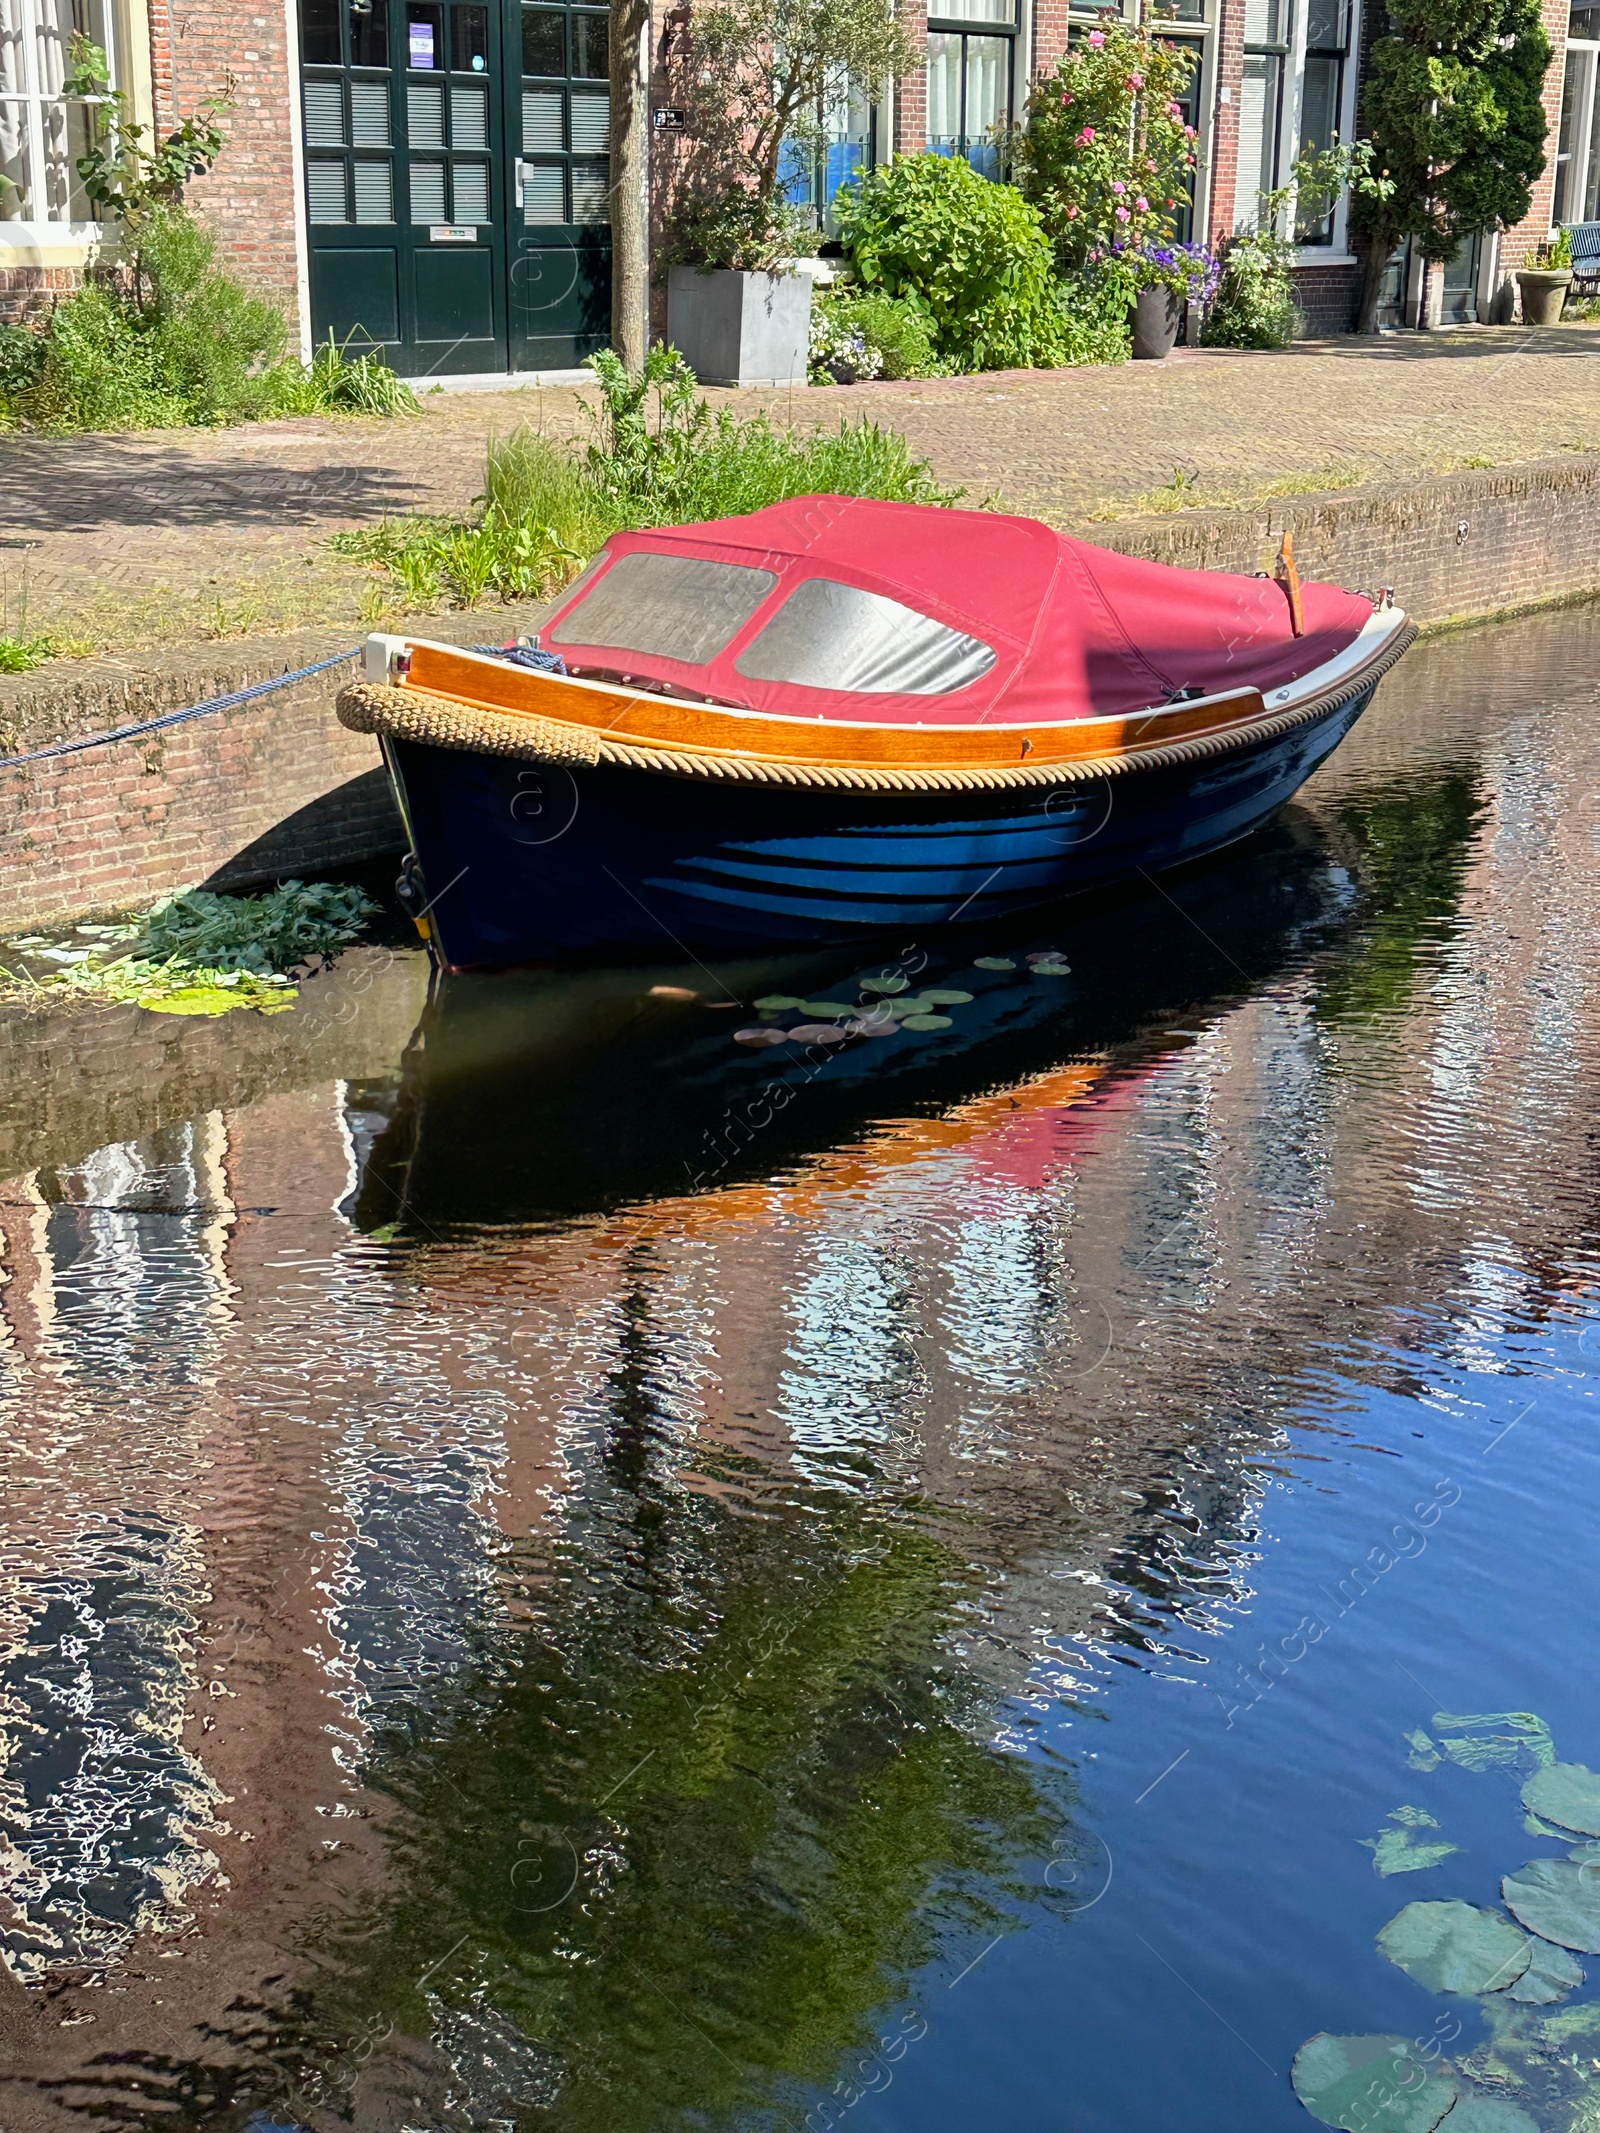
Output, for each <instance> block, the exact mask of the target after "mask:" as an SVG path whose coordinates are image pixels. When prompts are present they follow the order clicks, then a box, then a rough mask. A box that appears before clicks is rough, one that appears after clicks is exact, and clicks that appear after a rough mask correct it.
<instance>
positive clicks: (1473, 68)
mask: <svg viewBox="0 0 1600 2133" xmlns="http://www.w3.org/2000/svg"><path fill="white" fill-rule="evenodd" d="M1549 64H1550V40H1549V38H1548V37H1546V35H1545V33H1544V27H1543V25H1542V23H1541V21H1540V19H1539V5H1538V0H1389V7H1388V26H1387V28H1386V30H1385V31H1384V33H1383V34H1382V35H1381V36H1380V37H1379V38H1378V39H1377V41H1376V43H1375V44H1374V46H1373V48H1372V62H1371V67H1370V71H1369V73H1368V77H1367V85H1366V89H1365V91H1364V94H1363V97H1362V105H1361V121H1362V129H1363V131H1364V132H1365V133H1366V134H1367V135H1368V136H1370V138H1371V141H1372V145H1373V150H1374V154H1375V158H1376V161H1377V163H1378V166H1379V168H1380V170H1381V172H1382V174H1383V175H1384V176H1385V177H1386V178H1388V179H1390V180H1391V181H1392V190H1391V191H1390V192H1389V193H1388V194H1387V195H1386V196H1383V197H1380V196H1377V195H1376V194H1373V193H1366V194H1362V193H1358V194H1357V195H1356V197H1355V198H1354V200H1353V201H1352V203H1351V222H1352V226H1353V228H1354V229H1355V231H1356V232H1357V233H1358V235H1360V236H1361V237H1362V238H1363V239H1364V240H1365V242H1366V245H1367V248H1368V249H1367V271H1366V286H1365V288H1364V290H1363V293H1362V302H1361V330H1362V331H1363V332H1364V333H1370V332H1371V331H1372V327H1373V323H1374V321H1375V319H1376V317H1377V309H1378V297H1379V293H1380V290H1381V288H1382V283H1383V274H1384V269H1385V267H1386V266H1387V265H1388V262H1389V257H1390V254H1391V253H1392V252H1393V251H1394V249H1395V247H1396V245H1398V244H1399V243H1400V242H1401V241H1402V240H1403V239H1404V238H1406V237H1413V238H1415V239H1416V240H1417V243H1418V244H1419V246H1420V247H1421V250H1422V254H1423V257H1424V258H1425V259H1430V260H1442V259H1448V258H1449V257H1450V255H1451V254H1452V253H1453V252H1454V251H1455V250H1456V248H1457V246H1458V245H1459V244H1460V243H1461V241H1462V239H1463V238H1465V237H1469V236H1471V235H1472V233H1473V232H1474V231H1475V230H1487V229H1508V228H1510V226H1511V225H1512V224H1513V223H1516V222H1520V221H1521V220H1522V218H1523V217H1524V216H1525V215H1526V214H1527V212H1528V208H1529V205H1530V202H1531V199H1532V188H1533V181H1534V180H1535V178H1537V177H1538V175H1539V173H1540V172H1541V171H1542V170H1543V169H1544V138H1545V114H1544V107H1543V104H1542V103H1541V101H1540V92H1541V90H1542V89H1543V86H1544V76H1545V69H1546V68H1547V67H1548V66H1549Z"/></svg>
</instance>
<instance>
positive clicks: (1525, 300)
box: [1517, 230, 1572, 326]
mask: <svg viewBox="0 0 1600 2133" xmlns="http://www.w3.org/2000/svg"><path fill="white" fill-rule="evenodd" d="M1517 287H1518V288H1519V289H1520V290H1521V291H1522V322H1523V324H1524V325H1525V326H1554V325H1556V324H1557V323H1558V322H1559V320H1560V317H1561V307H1562V305H1563V304H1565V302H1566V300H1567V291H1568V290H1569V289H1570V288H1571V287H1572V232H1571V230H1557V231H1556V234H1555V235H1554V236H1553V237H1552V238H1551V240H1550V242H1549V243H1548V244H1541V245H1540V246H1539V247H1538V249H1537V250H1536V251H1534V252H1533V253H1531V254H1530V256H1529V259H1528V264H1527V265H1526V266H1525V267H1522V268H1520V269H1519V270H1518V273H1517Z"/></svg>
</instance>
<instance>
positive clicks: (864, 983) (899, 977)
mask: <svg viewBox="0 0 1600 2133" xmlns="http://www.w3.org/2000/svg"><path fill="white" fill-rule="evenodd" d="M910 985H911V980H910V979H909V978H908V977H907V976H906V974H905V972H904V971H903V970H890V971H886V972H885V974H884V975H883V976H882V977H881V978H863V979H862V980H861V990H862V991H863V992H882V993H889V992H906V991H908V990H909V989H910Z"/></svg>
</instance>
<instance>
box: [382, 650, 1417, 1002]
mask: <svg viewBox="0 0 1600 2133" xmlns="http://www.w3.org/2000/svg"><path fill="white" fill-rule="evenodd" d="M1375 686H1376V684H1375V683H1374V684H1372V685H1371V686H1368V687H1367V688H1365V689H1363V690H1362V691H1361V692H1360V693H1359V694H1358V695H1356V696H1354V697H1352V698H1350V699H1348V700H1346V701H1345V702H1343V703H1340V704H1338V705H1336V706H1334V707H1332V708H1330V709H1329V710H1328V711H1326V712H1325V713H1324V714H1323V715H1322V716H1321V717H1319V718H1316V719H1313V720H1310V721H1308V722H1307V723H1305V724H1303V725H1300V726H1297V727H1295V728H1294V729H1293V730H1291V731H1290V732H1288V733H1279V734H1276V735H1273V736H1271V737H1269V738H1265V739H1262V740H1260V741H1258V742H1254V743H1251V742H1249V741H1244V742H1241V743H1240V744H1239V745H1237V746H1235V747H1233V748H1231V749H1229V750H1228V751H1227V752H1225V753H1222V754H1217V755H1211V756H1206V757H1201V758H1199V759H1198V760H1194V761H1188V762H1183V763H1179V764H1176V765H1166V766H1157V767H1152V768H1148V769H1140V770H1136V771H1132V772H1126V773H1124V774H1122V775H1120V776H1117V777H1115V778H1106V779H1102V780H1099V781H1096V782H1092V783H1087V784H1069V783H1063V784H1062V785H1059V786H1055V787H1048V786H1036V787H1030V788H1024V789H1016V788H1012V789H1008V790H999V791H995V790H990V791H977V792H966V793H960V794H949V793H944V794H940V793H933V794H912V793H889V794H884V793H860V792H842V791H833V790H825V791H818V790H814V789H800V790H794V789H789V788H784V787H779V786H771V785H753V786H752V785H741V784H733V783H722V782H714V781H711V780H702V779H696V778H679V777H666V776H660V775H657V774H652V773H647V772H642V771H637V770H632V769H621V768H616V767H614V766H610V765H604V764H601V765H596V766H594V767H593V768H584V769H578V770H568V769H565V768H557V767H552V766H549V765H544V764H538V765H535V764H529V763H523V762H518V761H516V760H513V759H508V758H503V757H491V756H484V755H475V754H471V753H468V752H466V751H463V750H456V749H447V748H436V747H431V746H425V745H422V744H420V743H418V742H413V741H403V740H394V739H390V740H386V741H385V743H384V746H385V751H386V754H387V756H388V760H389V765H390V769H391V771H392V773H393V775H394V779H395V785H396V789H397V791H398V793H399V796H400V801H401V806H402V809H403V811H404V813H405V816H406V822H407V827H408V828H409V830H410V833H411V841H412V849H413V851H414V853H415V855H416V858H417V861H418V864H419V866H420V869H421V877H422V888H423V893H424V898H425V900H426V902H427V904H428V906H429V917H430V920H431V923H432V928H433V938H434V941H435V944H436V947H437V950H438V953H439V955H440V957H441V959H442V960H443V961H444V962H445V963H446V964H447V965H449V967H451V968H452V969H457V970H463V969H472V968H481V967H484V966H488V965H495V964H501V965H504V964H515V963H527V962H543V961H557V960H560V959H562V958H564V957H567V956H573V955H592V954H594V953H596V952H605V951H618V950H620V951H626V952H629V953H640V952H643V953H645V954H651V953H657V952H661V953H667V952H671V951H673V950H678V951H690V950H692V951H694V952H696V953H713V952H715V953H739V952H748V951H760V950H762V949H777V948H785V947H795V946H804V945H807V944H816V943H822V942H828V941H838V940H843V939H849V938H851V937H853V936H857V935H866V934H871V933H880V932H898V931H903V930H904V929H906V928H908V927H909V928H913V929H919V930H920V929H926V928H929V927H936V926H946V925H952V924H963V925H964V924H969V923H978V922H984V921H992V920H994V919H996V918H1003V917H1006V916H1008V915H1010V914H1011V913H1013V912H1016V911H1021V910H1025V909H1027V908H1029V907H1031V906H1036V905H1039V904H1044V903H1049V902H1051V901H1053V900H1055V899H1057V898H1059V897H1062V896H1068V895H1072V894H1075V893H1076V892H1078V891H1079V890H1083V889H1090V888H1095V887H1099V886H1101V885H1103V884H1106V883H1109V882H1113V881H1116V880H1119V879H1122V878H1125V877H1127V876H1130V875H1135V874H1138V873H1153V872H1155V871H1157V870H1159V869H1161V868H1163V867H1170V866H1175V865H1178V864H1180V863H1181V862H1183V861H1186V860H1191V859H1198V858H1201V857H1203V856H1204V855H1205V854H1207V853H1209V852H1214V851H1217V850H1219V849H1220V848H1221V847H1222V846H1224V845H1227V844H1231V843H1233V842H1234V841H1235V840H1236V839H1238V838H1240V837H1245V836H1248V835H1249V834H1250V832H1251V831H1252V830H1254V829H1257V828H1259V827H1260V825H1261V824H1262V823H1263V822H1265V821H1266V820H1267V819H1268V818H1269V817H1270V816H1271V815H1272V814H1273V813H1274V812H1275V811H1276V810H1277V809H1278V808H1279V807H1281V806H1282V805H1283V803H1284V802H1285V801H1286V800H1288V799H1289V798H1290V797H1291V795H1292V794H1294V793H1295V792H1296V791H1298V790H1299V788H1300V786H1301V785H1303V784H1304V783H1305V781H1306V779H1307V778H1308V777H1309V776H1310V775H1311V773H1312V772H1313V771H1314V770H1315V769H1316V767H1317V765H1318V764H1319V763H1320V762H1322V760H1323V759H1324V757H1325V756H1327V755H1328V754H1330V753H1331V751H1332V750H1333V749H1334V748H1336V747H1337V746H1338V744H1339V742H1340V741H1341V740H1342V739H1343V738H1344V736H1345V734H1346V733H1348V732H1349V730H1350V728H1351V727H1352V726H1353V725H1354V724H1355V722H1356V720H1357V719H1358V718H1359V717H1360V716H1361V713H1362V712H1363V711H1364V710H1365V709H1366V707H1367V705H1368V703H1369V702H1370V701H1371V699H1372V693H1373V687H1375Z"/></svg>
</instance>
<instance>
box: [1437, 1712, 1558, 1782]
mask: <svg viewBox="0 0 1600 2133" xmlns="http://www.w3.org/2000/svg"><path fill="white" fill-rule="evenodd" d="M1491 1726H1492V1727H1495V1728H1497V1729H1502V1730H1497V1731H1495V1732H1492V1733H1491V1732H1488V1731H1487V1730H1486V1728H1488V1727H1491ZM1433 1729H1434V1731H1435V1732H1436V1733H1457V1734H1460V1735H1462V1736H1463V1737H1462V1738H1461V1739H1459V1740H1447V1741H1446V1742H1445V1743H1444V1752H1445V1754H1446V1755H1448V1756H1449V1758H1450V1760H1451V1761H1452V1762H1453V1763H1459V1764H1460V1766H1461V1768H1462V1769H1463V1770H1495V1769H1501V1768H1504V1767H1506V1766H1508V1765H1510V1764H1513V1763H1521V1764H1522V1765H1523V1767H1524V1768H1527V1766H1528V1765H1529V1764H1530V1763H1531V1764H1532V1765H1533V1766H1534V1768H1535V1769H1548V1768H1549V1767H1550V1765H1551V1764H1552V1763H1553V1762H1554V1761H1555V1759H1556V1745H1555V1742H1554V1741H1553V1740H1552V1739H1551V1737H1550V1728H1549V1727H1548V1726H1547V1725H1546V1724H1545V1722H1544V1720H1543V1719H1542V1718H1541V1717H1540V1716H1539V1714H1538V1713H1537V1711H1471V1712H1461V1711H1435V1712H1434V1714H1433Z"/></svg>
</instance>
